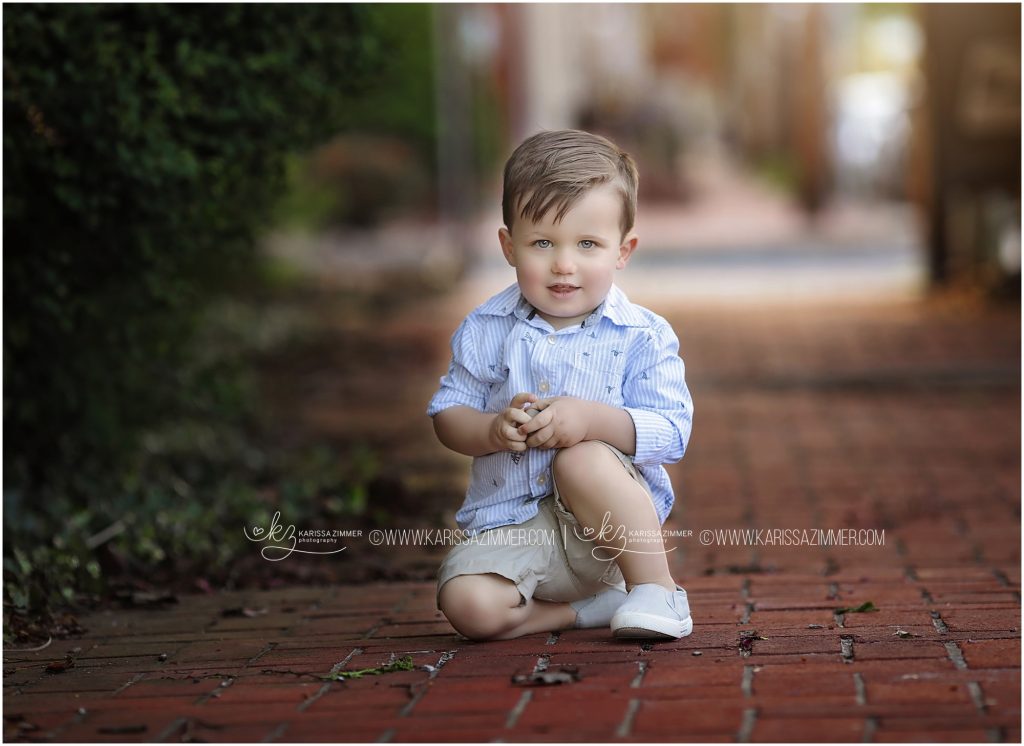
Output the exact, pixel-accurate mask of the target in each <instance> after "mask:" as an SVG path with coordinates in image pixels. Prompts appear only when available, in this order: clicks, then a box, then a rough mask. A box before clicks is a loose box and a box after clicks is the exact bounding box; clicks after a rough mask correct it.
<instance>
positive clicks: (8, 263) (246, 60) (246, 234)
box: [3, 4, 385, 512]
mask: <svg viewBox="0 0 1024 746" xmlns="http://www.w3.org/2000/svg"><path fill="white" fill-rule="evenodd" d="M365 13H366V8H365V7H363V6H359V5H306V4H297V5H157V4H142V5H13V6H12V5H8V6H5V7H4V8H3V20H4V24H3V26H4V27H3V35H4V49H3V57H4V59H3V66H4V71H3V74H4V94H3V96H4V119H5V122H4V172H3V179H4V184H3V190H4V265H5V266H4V270H5V271H4V292H5V298H4V311H5V314H4V342H3V346H4V347H3V349H4V425H5V435H6V436H7V437H6V438H5V439H4V460H5V466H6V469H5V471H4V474H5V476H4V482H5V484H4V489H5V501H7V500H8V499H10V498H11V496H12V495H14V496H17V497H18V498H19V499H18V500H17V501H16V502H15V503H14V504H15V505H17V506H29V505H31V506H33V507H41V508H48V507H49V506H47V505H41V504H40V503H41V502H45V501H44V499H43V497H42V496H43V495H45V494H48V491H49V490H51V489H59V490H60V491H61V493H62V494H64V495H65V496H67V498H68V499H69V500H71V501H74V500H75V499H81V500H86V499H88V497H89V496H90V494H95V492H96V490H97V489H98V487H97V485H100V484H103V482H104V480H105V479H107V478H110V479H113V478H114V477H115V476H118V475H119V474H121V470H123V468H124V466H125V464H127V463H131V461H132V459H134V458H135V457H136V456H137V454H138V453H139V450H140V445H139V438H140V433H141V432H143V430H144V429H145V428H146V427H148V426H150V425H152V424H153V423H156V422H159V421H161V420H162V419H163V418H164V417H165V416H167V415H168V414H169V413H173V412H177V411H180V410H181V409H182V408H183V407H184V408H188V407H189V406H193V405H195V406H198V405H199V404H201V401H202V399H203V397H204V396H206V395H208V394H209V392H208V391H207V390H206V389H205V388H204V387H205V386H207V385H209V384H210V382H209V381H207V382H205V383H204V382H203V381H202V380H199V381H196V380H194V377H189V376H187V375H186V374H185V373H184V371H185V370H186V369H187V368H188V367H189V366H188V365H187V363H188V360H187V357H188V354H189V353H188V350H189V345H188V343H189V340H190V338H191V337H192V335H193V333H194V330H195V328H196V324H197V321H198V319H199V318H200V314H201V312H202V310H203V309H204V308H205V307H206V306H207V304H208V302H209V300H210V299H211V298H213V297H215V296H216V295H217V294H218V293H220V292H223V291H224V290H225V289H228V288H230V287H232V285H233V284H235V283H236V282H237V280H238V278H240V277H244V276H246V274H247V270H248V268H249V267H250V266H251V265H252V260H253V256H254V254H253V246H254V235H255V234H256V231H257V230H259V229H260V228H261V227H262V226H263V225H264V223H265V220H266V216H268V215H270V214H271V211H272V207H273V205H274V202H275V200H276V199H277V198H278V196H279V191H280V188H281V185H282V179H283V164H284V158H285V156H286V155H287V153H289V152H294V151H297V150H301V149H304V148H308V147H310V146H312V145H314V144H316V143H317V142H320V141H322V140H324V139H325V138H326V137H327V136H329V135H330V134H332V133H335V132H338V131H339V130H342V129H344V128H345V127H346V126H348V125H350V124H351V112H350V111H349V110H348V109H349V104H350V103H351V101H352V96H353V94H355V93H358V92H362V91H365V90H367V89H368V87H369V85H370V84H371V83H372V82H373V74H374V71H375V70H376V69H378V68H379V67H380V65H381V61H382V58H383V54H384V51H385V50H384V49H383V48H382V47H381V45H380V43H379V42H378V40H377V37H376V36H375V35H374V34H372V33H365V31H364V16H365ZM197 403H198V404H197ZM49 509H50V510H51V512H52V511H53V510H55V509H58V508H56V506H53V507H50V508H49ZM60 509H63V508H60Z"/></svg>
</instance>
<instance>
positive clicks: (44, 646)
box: [7, 637, 53, 653]
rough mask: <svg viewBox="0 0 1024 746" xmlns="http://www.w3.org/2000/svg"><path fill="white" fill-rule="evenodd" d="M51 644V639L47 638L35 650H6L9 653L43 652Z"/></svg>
mask: <svg viewBox="0 0 1024 746" xmlns="http://www.w3.org/2000/svg"><path fill="white" fill-rule="evenodd" d="M51 642H53V637H48V638H46V642H44V643H43V644H42V645H40V646H39V647H37V648H7V649H8V650H9V651H11V652H12V653H34V652H36V651H37V650H43V649H45V648H48V647H49V646H50V643H51Z"/></svg>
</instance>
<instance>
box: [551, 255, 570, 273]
mask: <svg viewBox="0 0 1024 746" xmlns="http://www.w3.org/2000/svg"><path fill="white" fill-rule="evenodd" d="M551 271H552V272H554V273H555V274H556V275H571V274H572V273H573V272H575V271H576V263H575V261H573V257H572V252H570V251H568V250H566V249H559V250H558V251H556V252H555V255H554V256H553V257H552V259H551Z"/></svg>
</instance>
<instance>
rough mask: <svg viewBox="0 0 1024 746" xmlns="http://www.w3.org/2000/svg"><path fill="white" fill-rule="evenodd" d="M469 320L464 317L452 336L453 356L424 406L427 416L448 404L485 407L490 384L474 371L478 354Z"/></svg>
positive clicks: (478, 408) (480, 408)
mask: <svg viewBox="0 0 1024 746" xmlns="http://www.w3.org/2000/svg"><path fill="white" fill-rule="evenodd" d="M470 319H471V317H467V318H466V319H465V320H464V321H463V322H462V323H461V324H460V325H459V328H458V329H456V330H455V333H454V334H453V335H452V341H451V348H452V359H451V362H450V363H449V364H448V372H447V373H446V374H445V375H444V376H442V377H441V387H440V388H439V389H438V390H437V393H435V394H434V396H433V397H432V398H431V400H430V404H429V405H428V406H427V415H428V416H429V417H433V416H434V415H435V414H437V413H438V412H440V411H442V410H445V409H448V408H449V407H457V406H466V407H472V408H473V409H476V410H478V411H481V412H482V411H483V410H484V408H485V407H486V406H487V396H488V393H489V392H490V387H489V385H488V384H487V383H486V382H485V381H483V380H481V379H480V377H479V375H477V373H476V371H479V369H480V366H479V354H478V351H477V349H476V344H475V340H474V333H473V332H474V329H473V324H472V323H471V321H470Z"/></svg>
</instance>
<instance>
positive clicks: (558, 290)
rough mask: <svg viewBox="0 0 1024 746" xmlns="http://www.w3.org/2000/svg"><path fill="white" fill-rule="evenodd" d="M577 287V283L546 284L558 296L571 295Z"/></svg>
mask: <svg viewBox="0 0 1024 746" xmlns="http://www.w3.org/2000/svg"><path fill="white" fill-rule="evenodd" d="M579 289H580V288H579V286H578V285H569V284H566V283H561V282H560V283H557V284H555V285H548V290H550V291H551V292H552V293H554V294H555V295H559V296H563V297H565V296H569V295H572V294H573V293H575V292H576V291H577V290H579Z"/></svg>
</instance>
